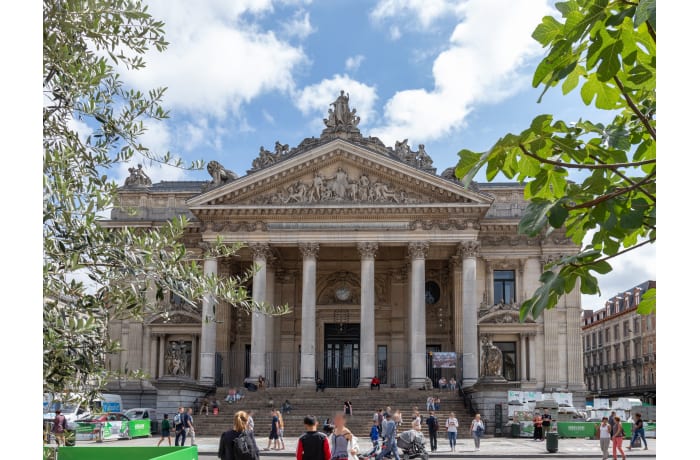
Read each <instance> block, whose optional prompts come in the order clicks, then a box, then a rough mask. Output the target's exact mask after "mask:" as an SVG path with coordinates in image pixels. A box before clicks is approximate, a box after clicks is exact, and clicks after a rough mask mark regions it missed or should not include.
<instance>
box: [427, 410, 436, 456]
mask: <svg viewBox="0 0 700 460" xmlns="http://www.w3.org/2000/svg"><path fill="white" fill-rule="evenodd" d="M425 424H426V425H428V436H430V452H435V451H436V450H437V433H438V427H439V424H438V420H437V417H435V411H432V410H431V411H430V417H428V420H426V421H425Z"/></svg>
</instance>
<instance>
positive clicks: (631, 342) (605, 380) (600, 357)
mask: <svg viewBox="0 0 700 460" xmlns="http://www.w3.org/2000/svg"><path fill="white" fill-rule="evenodd" d="M651 288H656V281H645V282H644V283H641V284H639V285H637V286H635V287H633V288H632V289H630V290H628V291H625V292H621V293H620V294H618V295H617V296H615V297H613V298H611V299H609V300H608V301H606V302H605V308H601V309H600V310H596V311H593V310H586V311H585V312H584V316H583V319H582V320H581V321H582V326H581V329H582V334H583V336H582V340H583V349H584V354H583V360H584V361H583V363H584V376H585V379H586V386H587V387H588V391H589V392H590V393H591V394H592V395H595V396H596V397H599V396H600V397H616V396H639V397H640V398H642V400H643V401H645V402H649V403H651V404H656V314H654V313H652V314H649V315H640V314H638V313H637V305H639V302H640V301H641V298H642V296H643V295H644V293H645V292H646V291H647V290H648V289H651Z"/></svg>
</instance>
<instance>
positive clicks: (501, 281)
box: [493, 270, 515, 305]
mask: <svg viewBox="0 0 700 460" xmlns="http://www.w3.org/2000/svg"><path fill="white" fill-rule="evenodd" d="M493 300H494V302H496V303H504V304H508V305H510V304H512V303H515V270H494V271H493Z"/></svg>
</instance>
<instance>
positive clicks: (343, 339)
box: [323, 323, 360, 388]
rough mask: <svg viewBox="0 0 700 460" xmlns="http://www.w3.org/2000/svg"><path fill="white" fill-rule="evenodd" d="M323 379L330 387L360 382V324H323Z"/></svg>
mask: <svg viewBox="0 0 700 460" xmlns="http://www.w3.org/2000/svg"><path fill="white" fill-rule="evenodd" d="M323 335H324V343H325V346H324V354H325V357H324V360H325V363H324V366H323V381H324V382H325V384H326V386H327V387H330V388H354V387H356V386H357V385H358V384H359V383H360V325H359V324H334V323H326V324H325V326H324V334H323Z"/></svg>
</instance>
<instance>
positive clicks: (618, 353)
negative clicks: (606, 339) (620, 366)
mask: <svg viewBox="0 0 700 460" xmlns="http://www.w3.org/2000/svg"><path fill="white" fill-rule="evenodd" d="M615 362H616V363H619V362H620V347H619V346H615Z"/></svg>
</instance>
